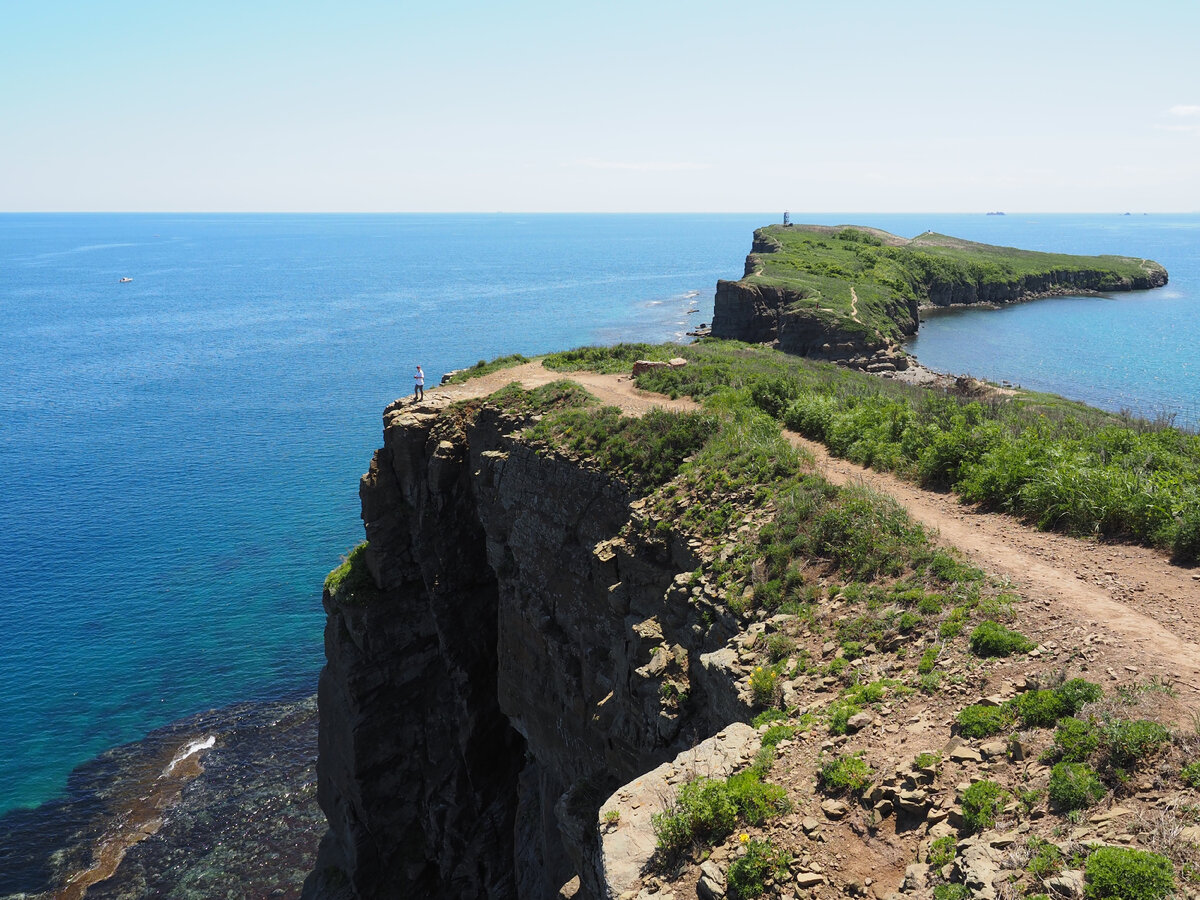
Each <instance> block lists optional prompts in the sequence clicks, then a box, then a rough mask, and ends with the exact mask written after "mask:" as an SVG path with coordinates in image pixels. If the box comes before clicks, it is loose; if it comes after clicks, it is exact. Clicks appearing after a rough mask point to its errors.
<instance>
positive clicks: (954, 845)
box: [929, 834, 958, 869]
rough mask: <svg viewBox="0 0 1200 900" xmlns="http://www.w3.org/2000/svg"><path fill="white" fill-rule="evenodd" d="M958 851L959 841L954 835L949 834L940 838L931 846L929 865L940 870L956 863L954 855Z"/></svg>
mask: <svg viewBox="0 0 1200 900" xmlns="http://www.w3.org/2000/svg"><path fill="white" fill-rule="evenodd" d="M957 849H958V841H957V840H956V839H955V837H954V835H952V834H947V835H945V836H944V837H940V838H938V839H937V840H935V841H934V842H933V843H932V844H930V845H929V865H931V866H933V868H935V869H940V868H941V867H942V866H944V865H948V864H949V863H952V862H954V854H955V852H956V851H957Z"/></svg>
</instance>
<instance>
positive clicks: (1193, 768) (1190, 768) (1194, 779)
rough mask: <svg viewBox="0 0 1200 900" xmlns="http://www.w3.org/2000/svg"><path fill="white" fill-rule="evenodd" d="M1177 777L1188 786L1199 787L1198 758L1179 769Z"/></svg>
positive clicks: (1199, 768)
mask: <svg viewBox="0 0 1200 900" xmlns="http://www.w3.org/2000/svg"><path fill="white" fill-rule="evenodd" d="M1179 777H1180V778H1182V779H1183V783H1184V784H1186V785H1187V786H1188V787H1194V788H1200V760H1196V761H1195V762H1191V763H1188V764H1187V765H1186V766H1184V767H1183V768H1182V769H1180V770H1179Z"/></svg>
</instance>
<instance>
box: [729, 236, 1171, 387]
mask: <svg viewBox="0 0 1200 900" xmlns="http://www.w3.org/2000/svg"><path fill="white" fill-rule="evenodd" d="M1166 283H1167V270H1166V269H1164V268H1163V267H1162V266H1161V265H1159V264H1158V263H1156V262H1154V261H1153V260H1149V259H1137V258H1134V257H1126V256H1072V255H1068V254H1064V253H1039V252H1035V251H1031V250H1018V249H1015V248H1012V247H993V246H991V245H989V244H977V243H974V242H972V241H965V240H961V239H959V238H954V237H949V236H947V235H944V234H935V233H934V232H932V231H927V232H925V233H924V234H920V235H918V236H917V237H915V238H913V239H911V240H908V239H906V238H902V237H899V236H897V235H894V234H889V233H888V232H886V231H881V230H880V229H878V228H868V227H863V226H857V225H837V226H829V225H770V226H767V227H765V228H759V229H758V230H757V231H755V232H754V244H753V246H752V248H751V251H750V255H749V256H747V257H746V270H745V275H744V276H743V277H742V279H741V280H740V281H718V282H717V294H716V302H715V308H714V311H713V322H712V334H713V336H714V337H719V338H731V339H735V340H743V341H748V342H751V343H767V344H772V345H774V346H776V347H778V348H779V349H780V350H784V351H786V352H788V353H794V354H797V355H800V356H807V357H813V358H817V359H828V360H832V361H835V362H839V363H842V364H843V365H847V366H850V367H851V368H855V369H863V370H866V371H873V372H887V371H896V370H899V369H904V368H907V367H908V364H909V358H908V356H907V354H906V353H905V352H904V351H903V349H901V346H900V343H901V341H902V340H903V339H904V338H905V337H907V336H911V335H914V334H916V333H917V328H918V327H919V324H920V318H919V311H920V310H921V309H922V308H927V307H945V306H959V305H969V304H975V303H979V304H1005V303H1016V302H1021V301H1024V300H1032V299H1035V298H1038V297H1049V296H1056V295H1065V294H1096V293H1103V292H1109V291H1132V290H1143V289H1148V288H1155V287H1160V286H1162V285H1164V284H1166Z"/></svg>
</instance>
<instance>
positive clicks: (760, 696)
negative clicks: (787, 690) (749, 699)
mask: <svg viewBox="0 0 1200 900" xmlns="http://www.w3.org/2000/svg"><path fill="white" fill-rule="evenodd" d="M781 677H782V676H781V675H780V673H779V669H778V667H777V666H755V667H754V671H753V672H751V673H750V693H751V694H753V696H754V702H755V703H756V704H758V705H759V706H771V705H773V704H774V703H775V695H776V693H777V692H778V691H779V681H780V678H781Z"/></svg>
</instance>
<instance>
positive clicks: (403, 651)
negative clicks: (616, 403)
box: [305, 401, 744, 898]
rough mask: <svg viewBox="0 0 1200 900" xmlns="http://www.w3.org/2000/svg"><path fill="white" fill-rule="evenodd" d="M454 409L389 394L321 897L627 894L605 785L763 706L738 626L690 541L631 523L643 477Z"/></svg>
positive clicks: (333, 633)
mask: <svg viewBox="0 0 1200 900" xmlns="http://www.w3.org/2000/svg"><path fill="white" fill-rule="evenodd" d="M444 405H445V404H444V403H440V401H434V402H427V403H425V404H422V405H419V406H413V405H411V404H408V403H405V404H396V405H394V406H392V407H390V408H389V409H388V410H387V411H386V413H385V419H384V421H385V431H384V446H383V448H382V449H381V450H379V451H378V452H377V453H376V454H375V457H374V459H373V460H372V462H371V466H370V470H369V471H368V473H367V474H366V475H365V476H364V477H363V479H362V484H361V488H360V494H361V498H362V509H363V520H364V523H365V525H366V533H367V538H368V541H369V546H368V549H367V552H366V561H367V565H368V566H369V570H370V575H371V580H372V581H373V583H374V586H375V588H376V589H372V590H368V591H366V592H359V593H356V594H355V595H354V596H353V597H351V598H349V599H346V598H339V597H335V596H331V595H330V594H329V593H328V592H327V593H326V597H325V605H326V611H327V613H328V620H327V626H326V632H325V642H326V657H327V664H326V667H325V669H324V671H323V672H322V674H321V680H320V694H319V702H320V709H321V734H320V762H319V780H320V800H321V806H322V808H323V809H324V811H325V813H326V816H327V818H328V820H329V826H330V827H329V832H328V833H327V835H326V836H325V838H324V840H323V842H322V845H321V851H320V854H319V858H318V862H317V865H316V867H315V869H314V871H313V873H312V874H311V875H310V877H309V879H308V881H307V882H306V885H305V896H306V897H310V898H317V897H373V898H374V897H418V896H419V897H428V898H459V897H461V898H468V897H469V898H516V897H520V898H542V897H556V896H558V890H559V888H560V887H561V886H562V885H563V884H564V883H566V882H567V881H568V880H570V879H572V877H573V876H578V877H579V882H580V894H579V896H581V897H600V896H604V894H605V887H604V884H603V880H604V875H603V871H602V869H603V867H602V866H599V865H598V863H597V862H596V861H597V860H599V859H602V858H603V854H602V853H601V852H600V846H599V842H600V833H599V829H598V828H597V825H596V823H597V812H598V810H599V807H600V804H601V802H602V801H603V800H604V799H605V798H606V797H608V796H609V795H610V794H611V793H612V792H613V791H614V790H615V789H616V788H617V787H618V786H619V785H622V784H624V783H626V782H628V781H630V780H631V779H633V778H634V777H635V776H637V775H639V774H641V773H644V772H647V771H649V770H651V769H653V768H654V767H655V766H657V765H659V764H660V763H662V762H663V761H664V760H668V759H671V758H673V757H675V756H676V755H677V754H678V753H679V752H680V751H681V750H683V749H685V748H688V747H691V746H693V745H694V744H696V743H697V742H699V741H701V740H703V739H704V738H707V737H708V736H710V735H712V734H714V733H715V732H717V731H718V730H720V729H721V728H722V727H723V726H724V725H726V724H727V723H728V721H729V720H725V721H717V720H716V719H715V718H714V715H720V714H723V713H728V712H730V711H735V710H739V707H738V704H737V698H736V691H735V690H734V689H733V687H732V686H731V685H730V684H729V680H728V673H727V672H725V671H724V670H722V669H720V668H714V667H711V666H709V667H705V666H702V665H701V663H700V657H701V656H702V655H703V654H704V653H705V652H707V651H711V650H713V649H714V648H716V647H719V646H720V645H721V644H722V643H724V642H725V641H726V640H727V639H728V638H729V637H730V636H731V635H732V634H733V633H734V631H735V630H736V626H735V623H733V622H731V621H725V619H724V616H725V614H724V613H722V612H721V611H720V610H718V609H716V608H715V607H711V606H707V605H706V604H705V602H704V598H703V597H698V596H695V595H694V593H693V592H694V591H695V588H692V587H690V586H689V576H688V575H687V574H684V573H690V572H691V571H692V570H693V569H694V568H695V567H696V565H697V563H698V560H697V559H695V558H694V557H693V550H692V549H691V548H690V547H689V546H688V545H687V544H686V543H683V542H679V541H676V540H674V539H669V540H662V539H659V538H657V537H655V538H650V537H646V538H640V537H635V536H633V532H631V531H630V530H629V529H627V528H626V525H627V523H628V522H629V519H630V516H631V500H633V499H634V498H631V497H630V496H629V494H628V493H627V491H626V489H625V488H624V486H623V485H622V484H621V483H620V482H618V481H616V480H614V479H613V478H611V477H609V476H607V475H605V474H603V473H600V472H597V471H594V470H589V469H588V468H586V467H584V466H581V465H580V464H578V463H577V462H573V461H570V460H566V459H562V458H559V457H555V456H553V455H546V454H542V455H539V453H538V452H536V450H535V448H533V447H531V446H529V445H528V444H527V443H524V442H523V441H522V440H521V439H520V438H519V437H517V436H516V435H515V434H514V433H513V432H514V430H515V428H516V426H517V424H518V423H517V422H516V421H515V420H513V419H511V418H508V417H507V416H506V415H505V414H503V413H501V412H500V411H498V410H496V409H494V408H491V407H488V406H483V407H481V408H479V407H476V408H474V409H472V410H462V409H454V408H449V409H443V408H439V407H440V406H444ZM696 593H698V592H696ZM716 694H722V696H715V695H716ZM714 711H721V713H716V712H714ZM742 712H743V714H744V710H743V711H742Z"/></svg>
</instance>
